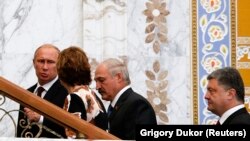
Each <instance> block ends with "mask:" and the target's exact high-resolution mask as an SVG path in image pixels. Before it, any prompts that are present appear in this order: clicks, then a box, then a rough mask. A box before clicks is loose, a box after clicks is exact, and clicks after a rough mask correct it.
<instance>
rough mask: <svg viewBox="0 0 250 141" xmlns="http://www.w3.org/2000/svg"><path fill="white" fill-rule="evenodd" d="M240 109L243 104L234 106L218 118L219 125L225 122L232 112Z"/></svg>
mask: <svg viewBox="0 0 250 141" xmlns="http://www.w3.org/2000/svg"><path fill="white" fill-rule="evenodd" d="M241 108H244V105H243V104H240V105H238V106H235V107H233V108H231V109H229V110H227V111H226V112H225V113H224V114H223V115H222V116H221V118H220V120H219V121H220V124H222V123H224V122H225V120H226V119H227V118H228V117H229V116H230V115H232V114H233V113H234V112H236V111H237V110H239V109H241Z"/></svg>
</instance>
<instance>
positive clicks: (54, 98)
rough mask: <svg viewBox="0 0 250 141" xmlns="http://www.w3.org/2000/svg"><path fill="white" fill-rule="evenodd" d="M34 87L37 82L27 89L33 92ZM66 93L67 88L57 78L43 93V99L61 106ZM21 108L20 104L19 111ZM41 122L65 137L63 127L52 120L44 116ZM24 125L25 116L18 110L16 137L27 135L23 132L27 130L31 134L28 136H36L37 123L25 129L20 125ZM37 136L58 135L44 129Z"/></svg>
mask: <svg viewBox="0 0 250 141" xmlns="http://www.w3.org/2000/svg"><path fill="white" fill-rule="evenodd" d="M36 87H37V84H35V85H34V86H32V87H30V88H29V89H28V91H30V92H34V90H35V88H36ZM67 95H68V92H67V90H66V89H65V88H64V87H63V86H62V85H61V84H60V81H59V80H57V81H56V82H55V83H54V84H53V85H52V86H51V87H50V89H49V90H48V92H47V93H46V94H45V96H44V98H43V99H45V100H47V101H49V102H51V103H53V104H55V105H57V106H58V107H61V108H63V105H64V101H65V98H66V96H67ZM23 108H24V107H23V106H22V105H20V110H21V111H24V110H23ZM21 120H24V122H22V123H21ZM42 124H43V125H44V126H46V127H47V128H49V129H51V130H53V131H55V132H56V133H57V134H59V135H61V136H62V137H64V138H66V135H65V130H64V127H62V126H60V125H57V124H55V123H54V122H52V121H50V120H49V119H47V118H46V117H44V119H43V123H42ZM25 125H27V118H26V117H24V113H23V112H19V116H18V123H17V137H27V136H26V135H25V134H28V133H29V132H30V133H31V134H32V136H29V137H36V135H37V134H38V132H39V127H38V126H37V125H34V126H32V128H31V129H27V128H24V127H22V126H25ZM23 130H25V131H24V133H23V134H22V132H23ZM38 137H46V138H58V136H55V135H54V134H52V133H50V132H47V131H46V130H44V129H43V130H42V133H41V135H40V136H38Z"/></svg>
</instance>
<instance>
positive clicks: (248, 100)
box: [236, 0, 250, 112]
mask: <svg viewBox="0 0 250 141" xmlns="http://www.w3.org/2000/svg"><path fill="white" fill-rule="evenodd" d="M249 6H250V1H249V0H238V1H237V29H238V30H237V61H236V62H237V69H238V70H239V71H240V73H241V75H242V77H243V81H244V84H245V92H246V97H245V106H246V107H247V108H248V110H249V112H250V28H249V25H250V20H249V13H250V9H249Z"/></svg>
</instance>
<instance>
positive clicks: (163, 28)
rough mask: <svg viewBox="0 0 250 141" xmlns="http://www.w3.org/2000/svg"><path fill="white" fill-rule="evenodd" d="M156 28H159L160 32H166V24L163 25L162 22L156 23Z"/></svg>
mask: <svg viewBox="0 0 250 141" xmlns="http://www.w3.org/2000/svg"><path fill="white" fill-rule="evenodd" d="M158 29H159V31H160V32H162V33H165V34H166V33H167V26H165V25H163V24H159V25H158Z"/></svg>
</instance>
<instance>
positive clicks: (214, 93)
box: [205, 67, 250, 125]
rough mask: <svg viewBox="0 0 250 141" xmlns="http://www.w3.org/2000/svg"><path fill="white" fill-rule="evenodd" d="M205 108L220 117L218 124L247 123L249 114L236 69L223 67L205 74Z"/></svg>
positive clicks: (242, 84)
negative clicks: (206, 83) (206, 104)
mask: <svg viewBox="0 0 250 141" xmlns="http://www.w3.org/2000/svg"><path fill="white" fill-rule="evenodd" d="M207 80H208V85H207V92H206V95H205V99H206V100H207V102H208V107H207V109H208V110H209V111H211V112H213V113H214V114H216V115H218V116H219V117H220V119H219V124H221V125H228V124H248V125H250V115H249V113H248V111H247V109H246V108H245V107H244V97H245V91H244V83H243V80H242V78H241V76H240V73H239V72H238V70H237V69H235V68H232V67H225V68H222V69H218V70H215V71H214V72H212V73H211V74H209V75H208V76H207Z"/></svg>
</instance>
